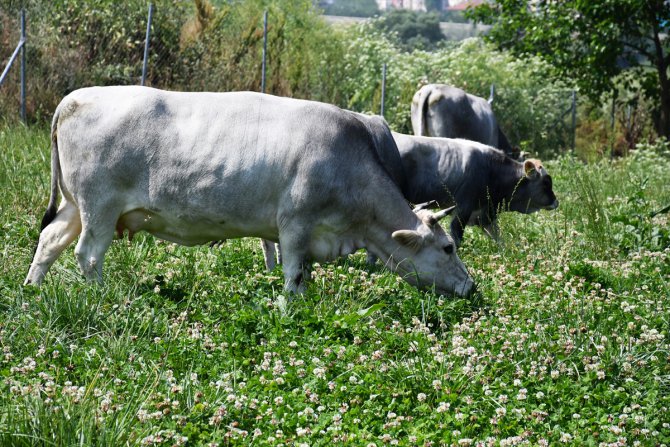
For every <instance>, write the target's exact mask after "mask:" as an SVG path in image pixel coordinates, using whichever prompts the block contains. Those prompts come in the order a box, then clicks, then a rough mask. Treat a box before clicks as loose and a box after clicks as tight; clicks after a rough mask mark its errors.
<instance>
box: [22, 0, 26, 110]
mask: <svg viewBox="0 0 670 447" xmlns="http://www.w3.org/2000/svg"><path fill="white" fill-rule="evenodd" d="M21 40H22V41H23V46H22V47H21V121H23V122H24V123H25V122H26V10H25V8H22V9H21Z"/></svg>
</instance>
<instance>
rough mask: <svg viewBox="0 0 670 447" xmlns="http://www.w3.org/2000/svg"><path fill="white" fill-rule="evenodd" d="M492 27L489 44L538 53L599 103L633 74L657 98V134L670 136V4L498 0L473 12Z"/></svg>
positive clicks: (635, 0)
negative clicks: (617, 78)
mask: <svg viewBox="0 0 670 447" xmlns="http://www.w3.org/2000/svg"><path fill="white" fill-rule="evenodd" d="M468 15H469V16H470V18H472V19H474V20H476V21H480V22H483V23H488V24H491V25H493V29H492V30H491V32H490V33H489V35H488V39H489V40H491V41H493V42H495V43H496V44H497V45H498V46H499V47H501V48H506V49H510V50H512V51H513V52H514V53H516V54H529V53H530V54H537V55H540V56H541V57H542V58H544V59H545V60H547V61H548V62H549V63H551V64H552V65H553V66H554V67H555V69H556V70H557V72H558V74H560V75H568V76H571V77H573V78H574V79H575V80H576V81H577V82H578V83H579V85H580V87H581V89H582V91H583V92H584V93H585V94H587V95H589V96H590V97H591V98H592V99H597V98H598V97H599V96H600V94H602V93H603V92H605V91H608V90H610V89H612V87H613V83H614V78H615V76H616V75H618V74H620V73H622V72H625V71H630V72H632V73H634V76H627V77H625V78H627V79H635V80H637V81H638V82H639V83H640V85H641V87H642V89H643V90H644V92H645V94H646V95H647V96H648V97H649V98H658V108H657V110H656V111H655V112H656V120H655V123H656V128H657V132H658V133H659V134H660V135H664V136H666V137H670V80H669V79H668V64H669V63H670V51H669V48H668V46H669V43H670V41H669V40H668V34H669V32H670V3H669V2H667V1H665V0H600V1H597V2H595V1H592V0H565V1H560V2H553V1H551V2H550V1H539V2H529V1H525V0H495V1H493V2H491V3H485V4H483V5H481V6H479V7H477V8H475V9H474V10H472V11H471V12H469V13H468Z"/></svg>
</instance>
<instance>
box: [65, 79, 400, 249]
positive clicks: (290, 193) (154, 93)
mask: <svg viewBox="0 0 670 447" xmlns="http://www.w3.org/2000/svg"><path fill="white" fill-rule="evenodd" d="M59 113H60V116H59V119H58V122H57V129H58V130H57V137H58V142H59V147H60V152H61V154H60V156H61V164H62V165H63V178H64V186H65V189H66V190H68V191H71V192H72V193H73V194H74V195H76V196H78V197H80V198H81V199H82V200H87V198H89V197H91V198H93V197H95V198H96V200H98V201H100V200H102V199H103V198H105V197H107V198H108V199H109V200H110V201H114V200H117V199H118V200H123V201H124V204H123V210H122V212H127V211H130V210H132V209H135V208H138V207H141V208H143V209H145V208H148V209H156V210H160V211H161V212H164V213H165V212H167V213H170V214H171V215H184V214H188V213H190V214H192V215H194V216H199V218H201V220H202V218H203V217H204V218H206V219H207V218H210V217H211V219H217V221H219V222H227V224H226V225H228V226H230V227H232V228H235V225H237V224H236V223H239V225H240V226H244V231H247V232H248V233H249V235H258V236H261V237H271V236H272V235H270V234H268V233H267V231H266V230H265V229H262V228H267V227H268V225H277V223H276V221H277V216H278V214H281V213H285V214H286V213H291V212H295V213H299V212H302V211H303V210H307V209H310V210H311V212H312V213H314V214H315V215H318V213H319V212H320V210H322V211H323V212H324V213H327V212H329V210H330V209H360V207H358V206H356V205H358V203H356V201H357V200H358V199H357V197H356V196H355V195H354V194H349V193H347V192H350V191H361V190H365V189H367V188H369V187H370V186H369V185H370V184H371V183H372V184H375V185H380V186H381V185H385V182H390V179H388V178H385V177H386V175H385V173H384V171H383V169H382V168H381V166H380V165H379V161H378V157H377V155H376V153H375V150H374V141H373V140H372V136H371V135H370V133H369V132H368V131H367V129H366V127H365V126H364V125H363V124H362V123H361V122H360V121H359V120H356V119H353V117H351V116H350V115H349V114H347V113H345V112H344V111H342V110H340V109H338V108H336V107H334V106H330V105H327V104H322V103H316V102H312V101H303V100H295V99H288V98H280V97H274V96H269V95H261V94H257V93H252V92H234V93H185V92H165V91H160V90H156V89H151V88H144V87H101V88H89V89H82V90H78V91H75V92H73V93H72V94H70V95H69V96H68V97H66V98H65V99H64V100H63V101H62V103H61V105H60V106H59ZM352 167H353V168H352ZM371 179H374V180H372V181H371ZM110 195H112V196H113V195H116V196H118V198H117V197H110ZM253 222H259V229H258V230H255V229H253V228H252V229H251V231H250V232H249V231H248V230H249V228H250V226H253V225H254V224H253ZM261 227H262V228H261ZM240 231H241V230H240Z"/></svg>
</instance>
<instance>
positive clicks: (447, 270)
mask: <svg viewBox="0 0 670 447" xmlns="http://www.w3.org/2000/svg"><path fill="white" fill-rule="evenodd" d="M453 209H454V207H451V208H449V209H446V210H442V211H438V212H436V213H433V212H431V211H429V210H427V209H425V207H423V206H420V207H417V208H415V209H414V212H415V213H416V215H417V217H418V218H419V219H420V220H421V224H420V225H419V226H418V227H417V229H416V230H398V231H395V232H393V235H392V236H393V239H394V240H395V241H396V242H398V243H399V244H400V249H398V250H397V251H396V253H395V254H394V258H395V262H396V265H397V270H398V272H399V273H400V274H401V275H402V276H403V278H404V279H405V280H406V281H407V282H409V283H411V284H414V285H415V286H417V287H428V288H430V287H432V286H435V289H436V291H437V292H439V293H456V294H457V295H460V296H465V295H468V294H470V292H471V291H472V290H473V286H474V283H473V281H472V278H471V277H470V275H469V274H468V271H467V270H466V269H465V266H464V265H463V263H462V262H461V260H460V258H459V257H458V255H457V254H456V244H455V243H454V239H453V238H452V237H451V236H449V235H448V234H446V233H445V232H444V230H443V229H442V227H441V226H440V224H439V223H438V221H439V220H440V219H442V218H443V217H445V216H446V215H448V214H449V213H451V211H453Z"/></svg>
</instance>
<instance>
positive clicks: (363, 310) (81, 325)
mask: <svg viewBox="0 0 670 447" xmlns="http://www.w3.org/2000/svg"><path fill="white" fill-rule="evenodd" d="M663 149H664V148H663V147H661V148H656V149H653V148H641V149H640V150H638V151H637V153H636V154H635V155H634V156H631V157H629V158H628V159H625V160H615V161H601V162H598V163H593V164H589V165H585V164H583V163H581V162H579V161H577V160H575V159H573V158H568V157H564V158H561V159H559V160H556V161H553V162H549V163H547V166H548V169H549V171H550V173H551V174H552V175H553V177H554V185H555V190H556V193H557V196H558V197H559V200H560V201H561V205H560V207H559V209H558V210H556V211H554V212H551V213H547V212H540V213H537V214H534V215H532V216H521V215H512V214H511V213H508V214H505V215H503V217H502V219H501V227H502V232H503V235H504V243H503V244H502V245H500V246H499V245H497V244H495V243H493V242H492V241H490V240H489V239H487V238H486V237H484V236H483V234H482V232H481V231H479V230H473V229H468V230H467V232H466V236H465V243H464V245H463V247H462V250H461V252H460V254H461V257H462V259H463V261H464V262H465V264H466V265H467V266H468V267H469V269H470V270H471V272H472V274H473V276H475V278H476V280H477V282H478V286H479V290H480V292H479V294H478V295H477V296H475V297H474V298H473V299H470V300H465V299H457V298H454V297H445V296H438V295H435V294H434V293H430V292H421V291H417V290H416V289H414V288H412V287H411V286H409V285H407V284H405V283H403V282H401V281H400V280H399V279H398V278H397V277H396V276H395V275H393V274H391V273H389V272H386V271H384V270H383V269H381V268H370V267H368V266H366V265H365V260H364V256H363V255H362V254H357V255H355V256H353V257H350V258H349V259H347V260H340V261H338V262H335V263H330V264H324V265H315V267H314V271H313V274H312V277H313V282H312V284H311V286H310V287H309V290H308V292H307V293H306V295H305V296H304V297H301V298H296V299H294V300H293V301H292V302H290V303H289V305H288V309H287V312H286V313H281V312H279V311H278V310H277V309H276V305H277V301H278V300H279V299H280V297H281V295H282V286H283V280H282V277H281V267H278V268H277V270H275V271H274V272H271V273H269V274H268V273H266V272H264V270H263V267H262V264H263V263H262V254H261V251H260V248H259V245H258V242H257V240H253V239H245V240H237V241H230V242H228V243H226V244H224V245H222V246H220V247H215V248H209V247H198V248H184V247H179V246H175V245H173V244H169V243H165V242H162V241H159V240H156V239H154V238H152V237H150V236H145V235H142V234H140V235H137V236H136V238H135V240H133V241H132V242H128V241H127V240H118V241H115V242H114V243H113V244H112V247H111V248H110V250H109V252H108V255H107V259H106V265H105V274H106V276H105V280H106V283H105V285H104V286H97V285H90V284H85V283H84V282H83V281H82V279H81V277H80V274H79V272H78V267H77V264H76V261H75V258H74V255H73V247H70V248H69V249H68V250H67V251H66V252H65V253H64V254H63V255H62V256H61V258H60V259H59V260H58V261H57V262H56V264H55V265H54V267H53V268H52V270H51V274H50V275H49V276H48V277H47V280H46V281H45V284H44V286H43V287H42V288H41V289H39V290H38V289H35V288H29V287H28V288H24V287H23V286H22V285H21V284H22V281H23V279H24V276H25V274H26V273H27V269H28V265H29V263H30V259H31V255H32V251H33V247H34V244H35V241H36V240H37V235H38V233H37V231H38V225H39V220H40V219H41V217H42V213H43V212H44V208H45V206H46V203H47V200H48V192H49V181H50V180H49V175H50V174H49V159H50V158H49V138H48V130H47V129H44V128H31V129H26V128H23V127H13V128H8V127H0V228H1V229H0V237H1V238H2V245H1V246H0V255H1V258H2V261H1V262H0V272H1V275H0V344H1V345H2V349H3V352H2V357H0V376H1V379H0V445H12V446H22V445H26V446H28V445H43V446H51V445H54V446H70V445H85V446H88V445H105V446H121V445H164V446H173V445H189V446H191V445H193V446H195V445H212V446H214V445H219V446H226V445H258V446H266V445H268V446H269V445H272V446H279V445H285V446H288V445H295V446H330V445H354V446H359V445H360V446H369V445H376V446H382V445H403V446H429V445H432V446H439V445H458V446H461V445H463V446H468V445H472V446H474V445H492V446H497V445H501V446H502V445H519V444H524V445H540V446H541V445H562V444H565V445H644V446H656V445H670V425H669V424H670V410H669V407H670V366H669V365H670V339H669V333H670V323H669V321H670V298H669V295H670V248H668V247H669V246H670V227H669V225H668V214H667V213H660V214H658V215H656V216H654V217H651V214H652V213H653V212H655V211H658V210H661V209H662V208H663V207H664V206H666V205H668V204H670V187H669V186H668V179H669V178H670V155H668V152H667V148H666V150H665V151H664V150H663Z"/></svg>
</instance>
